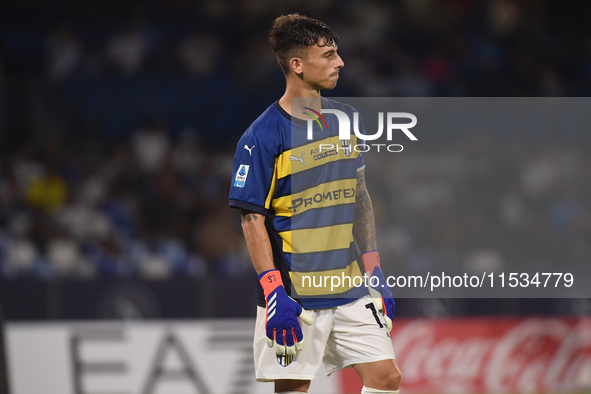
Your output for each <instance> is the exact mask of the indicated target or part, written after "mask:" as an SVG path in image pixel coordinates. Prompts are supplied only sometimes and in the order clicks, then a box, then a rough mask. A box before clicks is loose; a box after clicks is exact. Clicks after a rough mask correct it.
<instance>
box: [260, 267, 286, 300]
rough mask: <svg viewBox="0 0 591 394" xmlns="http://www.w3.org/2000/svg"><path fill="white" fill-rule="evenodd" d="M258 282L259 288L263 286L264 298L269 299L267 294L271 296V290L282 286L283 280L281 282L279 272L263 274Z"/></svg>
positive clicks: (271, 271)
mask: <svg viewBox="0 0 591 394" xmlns="http://www.w3.org/2000/svg"><path fill="white" fill-rule="evenodd" d="M259 281H260V282H261V286H263V291H264V292H265V298H269V294H271V293H272V292H273V290H275V289H276V288H278V287H279V286H283V280H281V272H279V270H269V271H266V272H263V274H262V275H260V278H259Z"/></svg>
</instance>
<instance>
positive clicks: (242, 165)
mask: <svg viewBox="0 0 591 394" xmlns="http://www.w3.org/2000/svg"><path fill="white" fill-rule="evenodd" d="M275 156H276V155H275V152H274V150H273V149H272V148H270V147H268V146H267V145H265V144H264V143H263V141H262V138H261V137H259V136H258V135H255V134H245V135H243V136H242V138H241V139H240V141H239V142H238V146H237V147H236V154H235V155H234V166H233V170H232V184H231V185H230V203H229V205H230V207H232V208H238V209H246V210H248V211H251V212H256V213H260V214H262V215H266V214H267V211H268V209H269V206H268V205H267V201H269V200H270V199H268V196H269V194H270V193H271V192H272V190H271V186H272V181H273V176H274V172H275Z"/></svg>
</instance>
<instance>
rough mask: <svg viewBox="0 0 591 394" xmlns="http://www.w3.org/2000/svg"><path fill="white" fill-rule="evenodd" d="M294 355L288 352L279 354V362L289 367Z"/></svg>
mask: <svg viewBox="0 0 591 394" xmlns="http://www.w3.org/2000/svg"><path fill="white" fill-rule="evenodd" d="M293 358H294V356H290V355H288V354H282V355H277V362H278V363H279V365H281V366H282V367H287V366H288V365H289V364H291V362H292V361H293Z"/></svg>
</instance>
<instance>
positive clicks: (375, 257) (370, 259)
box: [361, 250, 380, 274]
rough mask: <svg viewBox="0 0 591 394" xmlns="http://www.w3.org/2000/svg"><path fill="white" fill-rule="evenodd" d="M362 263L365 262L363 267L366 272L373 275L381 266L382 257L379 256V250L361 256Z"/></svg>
mask: <svg viewBox="0 0 591 394" xmlns="http://www.w3.org/2000/svg"><path fill="white" fill-rule="evenodd" d="M361 262H363V267H365V271H367V272H369V273H370V274H371V273H373V270H374V268H375V267H379V266H380V255H379V254H378V251H377V250H372V251H370V252H365V253H363V254H362V255H361Z"/></svg>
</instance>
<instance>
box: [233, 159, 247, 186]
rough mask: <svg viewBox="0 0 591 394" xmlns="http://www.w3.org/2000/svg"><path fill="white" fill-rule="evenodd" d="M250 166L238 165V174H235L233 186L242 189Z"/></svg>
mask: <svg viewBox="0 0 591 394" xmlns="http://www.w3.org/2000/svg"><path fill="white" fill-rule="evenodd" d="M249 168H250V166H247V165H246V164H240V167H239V168H238V172H237V173H236V178H235V179H234V186H236V187H244V184H245V183H246V177H247V176H248V169H249Z"/></svg>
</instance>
